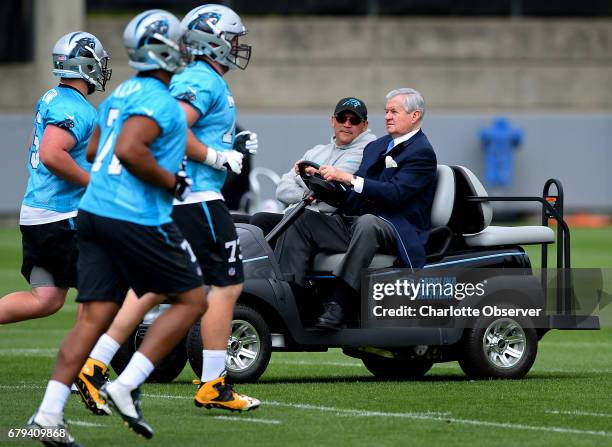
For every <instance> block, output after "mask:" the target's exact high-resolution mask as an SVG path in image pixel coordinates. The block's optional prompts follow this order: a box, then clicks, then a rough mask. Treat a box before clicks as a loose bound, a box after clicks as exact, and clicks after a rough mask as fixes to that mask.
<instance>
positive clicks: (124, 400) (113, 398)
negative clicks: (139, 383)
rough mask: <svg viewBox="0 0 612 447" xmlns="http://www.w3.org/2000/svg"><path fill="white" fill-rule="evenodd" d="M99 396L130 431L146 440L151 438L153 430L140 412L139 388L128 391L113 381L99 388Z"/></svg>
mask: <svg viewBox="0 0 612 447" xmlns="http://www.w3.org/2000/svg"><path fill="white" fill-rule="evenodd" d="M100 396H102V398H103V399H104V400H106V403H108V404H110V405H111V406H113V407H114V408H115V409H116V410H117V413H119V415H120V416H121V418H122V419H123V420H124V421H125V423H126V425H127V426H128V427H129V428H130V429H132V430H133V431H134V432H136V433H137V434H139V435H140V436H144V437H145V438H147V439H151V438H152V437H153V429H152V428H151V426H150V425H149V424H147V423H146V422H145V420H144V418H143V416H142V411H141V410H140V388H136V389H135V390H132V391H130V390H129V389H128V388H127V387H125V386H123V385H121V384H120V383H119V382H117V381H116V380H115V381H114V382H110V383H107V384H106V385H103V386H102V388H100Z"/></svg>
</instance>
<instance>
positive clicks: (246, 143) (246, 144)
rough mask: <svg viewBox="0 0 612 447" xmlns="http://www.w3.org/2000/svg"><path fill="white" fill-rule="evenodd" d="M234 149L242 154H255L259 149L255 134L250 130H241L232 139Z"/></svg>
mask: <svg viewBox="0 0 612 447" xmlns="http://www.w3.org/2000/svg"><path fill="white" fill-rule="evenodd" d="M234 149H235V150H237V151H238V152H242V153H243V154H246V153H248V154H256V153H257V149H259V142H258V141H257V134H256V133H255V132H251V131H250V130H243V131H242V132H240V133H238V134H236V137H235V138H234Z"/></svg>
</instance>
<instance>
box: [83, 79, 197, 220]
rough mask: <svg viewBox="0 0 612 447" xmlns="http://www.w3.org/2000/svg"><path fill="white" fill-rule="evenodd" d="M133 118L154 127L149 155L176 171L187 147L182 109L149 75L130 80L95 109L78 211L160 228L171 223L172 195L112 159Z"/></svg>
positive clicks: (114, 157)
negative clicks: (92, 149)
mask: <svg viewBox="0 0 612 447" xmlns="http://www.w3.org/2000/svg"><path fill="white" fill-rule="evenodd" d="M135 115H141V116H146V117H148V118H151V119H152V120H154V121H155V122H156V123H157V125H158V126H159V128H160V129H161V133H160V135H159V136H158V137H157V138H156V139H155V141H154V142H153V144H152V145H151V147H150V149H151V153H152V154H153V157H154V158H155V160H156V161H157V163H158V164H159V165H160V166H161V167H162V168H164V169H166V170H168V171H170V172H176V171H178V169H179V167H180V164H181V161H182V159H183V157H184V155H185V145H186V143H187V118H186V116H185V111H184V110H183V109H182V107H181V106H180V105H179V104H178V102H177V101H176V99H174V98H173V97H172V95H170V93H169V91H168V87H167V86H166V85H165V84H164V83H163V82H161V81H160V80H158V79H156V78H153V77H149V76H134V77H132V78H130V79H128V80H127V81H124V82H123V83H122V84H121V85H119V87H117V88H116V89H115V91H114V92H113V94H112V95H111V96H110V97H108V98H107V99H106V100H105V101H104V102H103V103H102V104H101V105H100V108H99V110H98V116H99V118H98V126H99V127H100V142H99V145H98V150H97V153H96V159H95V161H94V163H93V165H92V167H91V180H90V183H89V186H88V187H87V191H86V192H85V195H84V196H83V199H82V200H81V204H80V205H79V208H80V209H83V210H85V211H88V212H90V213H93V214H97V215H100V216H104V217H110V218H113V219H119V220H125V221H128V222H133V223H136V224H140V225H149V226H156V225H162V224H165V223H168V222H170V221H171V220H172V219H171V217H170V213H171V212H172V200H173V197H172V194H170V192H168V191H167V190H165V189H163V188H161V187H159V186H157V185H154V184H152V183H147V182H144V181H143V180H141V179H139V178H138V177H136V176H134V175H132V174H131V173H130V172H129V171H128V170H127V169H125V168H124V167H123V166H122V165H121V163H120V161H119V159H118V158H117V156H116V155H115V143H116V140H117V136H118V135H119V133H120V132H121V128H122V127H123V123H125V121H126V120H127V119H128V118H129V117H131V116H135Z"/></svg>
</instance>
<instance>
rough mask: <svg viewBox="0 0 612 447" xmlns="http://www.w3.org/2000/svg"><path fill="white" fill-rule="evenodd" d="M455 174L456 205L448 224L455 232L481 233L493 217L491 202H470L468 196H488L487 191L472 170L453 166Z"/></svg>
mask: <svg viewBox="0 0 612 447" xmlns="http://www.w3.org/2000/svg"><path fill="white" fill-rule="evenodd" d="M451 168H452V170H453V172H454V174H455V188H456V189H455V205H454V206H453V212H452V215H451V218H450V220H449V223H448V226H449V227H450V228H451V230H452V231H453V232H454V233H455V234H473V233H480V232H481V231H482V230H484V229H485V228H487V227H488V226H489V224H490V223H491V220H492V218H493V209H492V207H491V204H490V203H489V202H468V201H467V200H466V197H468V196H476V197H487V196H488V194H487V191H486V190H485V188H484V186H483V185H482V183H481V182H480V180H478V178H477V177H476V176H475V175H474V173H473V172H472V171H470V170H469V169H468V168H465V167H463V166H451Z"/></svg>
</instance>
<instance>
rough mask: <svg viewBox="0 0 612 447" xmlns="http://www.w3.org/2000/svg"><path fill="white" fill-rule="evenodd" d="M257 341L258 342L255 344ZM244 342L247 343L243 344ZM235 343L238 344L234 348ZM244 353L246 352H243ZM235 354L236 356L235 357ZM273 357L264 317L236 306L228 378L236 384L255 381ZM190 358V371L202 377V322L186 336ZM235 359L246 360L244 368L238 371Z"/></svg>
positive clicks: (242, 305) (229, 346)
mask: <svg viewBox="0 0 612 447" xmlns="http://www.w3.org/2000/svg"><path fill="white" fill-rule="evenodd" d="M255 340H257V341H258V343H257V341H255ZM244 341H247V342H248V343H245V344H244V345H242V344H241V343H243V342H244ZM232 343H235V344H236V345H235V346H233V348H234V349H232ZM241 347H244V348H245V349H247V350H248V351H249V352H255V357H254V358H253V359H251V358H246V359H245V357H244V356H243V355H242V354H241ZM242 352H244V351H242ZM232 353H233V354H232ZM271 355H272V336H271V335H270V329H269V328H268V325H267V324H266V322H265V321H264V319H263V317H262V316H261V315H260V314H259V312H257V311H256V310H255V309H253V308H251V307H249V306H245V305H244V304H237V305H236V307H235V308H234V317H233V320H232V333H231V336H230V342H229V343H228V361H227V363H226V373H227V376H228V377H229V378H230V379H231V380H232V381H233V382H237V383H240V382H254V381H256V380H257V379H259V377H261V375H262V374H263V373H264V371H265V370H266V368H267V367H268V363H270V357H271ZM187 356H188V359H189V364H190V365H191V369H193V372H194V373H195V374H196V375H197V376H198V377H201V375H202V337H201V335H200V323H199V322H198V323H196V324H195V325H194V326H193V327H192V328H191V329H190V330H189V334H188V336H187ZM232 359H238V360H239V361H241V362H242V361H245V362H246V365H245V366H244V368H237V367H236V362H235V361H233V360H232Z"/></svg>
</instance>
